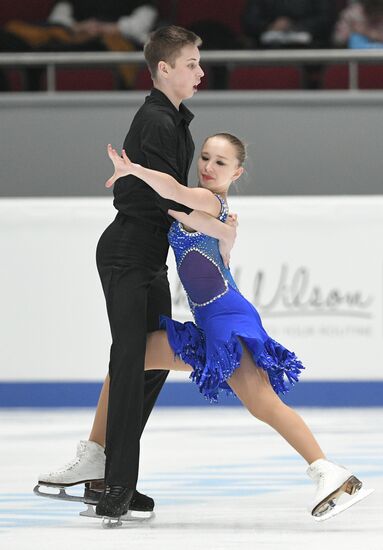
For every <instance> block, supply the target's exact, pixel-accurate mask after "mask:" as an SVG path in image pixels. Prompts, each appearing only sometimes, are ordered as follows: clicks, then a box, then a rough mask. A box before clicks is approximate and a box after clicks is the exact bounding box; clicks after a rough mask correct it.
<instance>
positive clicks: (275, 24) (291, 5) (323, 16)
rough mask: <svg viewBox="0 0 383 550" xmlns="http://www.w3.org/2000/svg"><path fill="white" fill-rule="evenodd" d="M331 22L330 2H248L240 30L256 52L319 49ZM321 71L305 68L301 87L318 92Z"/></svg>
mask: <svg viewBox="0 0 383 550" xmlns="http://www.w3.org/2000/svg"><path fill="white" fill-rule="evenodd" d="M333 22H334V2H333V1H331V0H249V1H248V2H247V5H246V7H245V10H244V14H243V29H244V32H245V34H246V35H247V36H248V37H249V39H250V40H251V41H252V46H253V47H258V48H302V47H303V48H323V47H327V46H329V44H330V40H331V32H332V28H333ZM321 73H322V68H321V67H319V66H317V65H316V66H305V70H304V71H303V85H304V87H305V88H314V89H315V88H319V87H320V82H321Z"/></svg>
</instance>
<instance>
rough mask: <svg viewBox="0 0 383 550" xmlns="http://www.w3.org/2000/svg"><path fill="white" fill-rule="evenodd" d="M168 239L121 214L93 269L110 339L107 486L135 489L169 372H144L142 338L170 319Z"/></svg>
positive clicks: (101, 243) (104, 237)
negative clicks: (144, 438) (144, 441)
mask: <svg viewBox="0 0 383 550" xmlns="http://www.w3.org/2000/svg"><path fill="white" fill-rule="evenodd" d="M167 253H168V242H167V233H166V232H165V231H162V230H159V229H157V228H152V227H151V226H150V225H144V224H143V223H142V224H138V223H136V222H134V221H132V220H129V219H128V218H127V217H126V216H124V215H123V214H120V213H119V214H117V217H116V219H115V220H114V221H113V222H112V224H111V225H110V226H109V227H107V229H106V230H105V231H104V233H103V234H102V236H101V238H100V240H99V243H98V246H97V254H96V259H97V268H98V271H99V275H100V278H101V283H102V286H103V290H104V294H105V299H106V306H107V311H108V317H109V324H110V329H111V333H112V346H111V351H110V363H109V375H110V391H109V407H108V419H107V429H106V448H105V454H106V467H105V480H106V483H107V484H109V485H123V486H126V487H129V488H132V489H134V488H135V486H136V483H137V477H138V464H139V452H140V436H141V433H142V431H143V429H144V427H145V424H146V421H147V419H148V417H149V415H150V413H151V411H152V408H153V406H154V403H155V401H156V399H157V396H158V394H159V392H160V390H161V388H162V386H163V384H164V382H165V380H166V377H167V374H168V371H148V372H144V362H145V349H146V336H147V333H148V332H152V331H154V330H157V329H158V327H159V315H160V314H165V315H169V316H170V315H171V299H170V291H169V283H168V279H167V267H166V265H165V262H166V257H167Z"/></svg>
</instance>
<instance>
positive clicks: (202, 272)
mask: <svg viewBox="0 0 383 550" xmlns="http://www.w3.org/2000/svg"><path fill="white" fill-rule="evenodd" d="M216 197H217V199H218V200H219V201H220V203H221V211H220V214H219V218H218V219H219V220H220V221H222V222H225V220H226V218H227V216H228V207H227V204H226V203H225V201H224V200H223V199H222V197H221V196H220V195H216ZM168 239H169V244H170V246H171V247H172V249H173V252H174V255H175V258H176V264H177V270H178V275H179V278H180V280H181V283H182V286H183V287H184V289H185V292H186V294H187V297H188V300H189V304H190V307H191V309H192V311H194V309H195V308H196V307H203V306H207V305H208V304H210V303H211V302H213V301H215V300H217V299H218V298H220V297H221V296H223V295H224V294H226V292H227V291H228V288H229V287H232V288H234V289H236V290H238V289H237V286H236V284H235V282H234V280H233V277H232V275H231V273H230V270H229V269H227V268H226V267H225V265H224V263H223V261H222V258H221V254H220V252H219V248H218V240H217V239H214V238H213V237H208V236H207V235H204V234H203V233H199V232H189V231H186V230H185V229H184V228H183V226H182V224H181V223H180V222H177V221H175V222H173V224H172V226H171V228H170V231H169V234H168Z"/></svg>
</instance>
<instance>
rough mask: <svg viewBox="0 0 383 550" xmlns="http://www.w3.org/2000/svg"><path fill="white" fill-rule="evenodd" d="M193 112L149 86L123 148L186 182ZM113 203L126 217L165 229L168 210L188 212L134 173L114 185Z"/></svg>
mask: <svg viewBox="0 0 383 550" xmlns="http://www.w3.org/2000/svg"><path fill="white" fill-rule="evenodd" d="M193 117H194V116H193V114H192V113H191V112H190V111H189V109H187V107H185V105H183V104H182V103H181V105H180V108H179V110H177V109H176V108H175V106H174V105H173V104H172V103H171V101H170V100H169V99H168V98H167V97H166V95H165V94H163V93H162V92H161V91H159V90H157V89H156V88H153V89H152V91H151V93H150V95H149V96H147V97H146V98H145V103H144V104H143V105H142V107H141V108H140V109H139V110H138V111H137V113H136V115H135V117H134V119H133V122H132V124H131V126H130V129H129V132H128V135H127V136H126V138H125V141H124V149H125V151H126V154H127V155H128V157H129V158H130V159H131V161H132V162H136V163H138V164H141V165H142V166H145V167H146V168H151V169H153V170H159V171H160V172H165V173H167V174H169V175H171V176H173V177H174V178H175V179H176V180H177V181H178V182H179V183H181V184H183V185H187V180H188V173H189V169H190V165H191V162H192V159H193V154H194V143H193V139H192V137H191V133H190V130H189V123H190V122H191V120H192V119H193ZM113 204H114V206H115V208H117V210H119V211H120V212H122V213H123V214H125V215H126V216H128V217H129V218H132V219H133V220H134V219H139V220H140V221H141V222H144V223H148V224H151V225H154V226H157V227H159V228H161V229H164V230H165V231H167V230H168V229H169V226H170V223H171V221H172V218H170V216H169V215H168V214H167V211H168V210H169V209H172V210H176V211H179V212H186V213H187V214H189V213H190V212H191V211H192V209H190V208H188V207H187V206H184V205H181V204H178V203H176V202H173V201H170V200H166V199H163V198H162V197H160V196H159V195H158V193H156V192H155V191H153V189H152V188H151V187H149V185H147V184H146V183H144V182H143V181H142V180H140V179H139V178H136V177H135V176H126V177H123V178H119V179H118V180H117V181H116V183H115V185H114V203H113Z"/></svg>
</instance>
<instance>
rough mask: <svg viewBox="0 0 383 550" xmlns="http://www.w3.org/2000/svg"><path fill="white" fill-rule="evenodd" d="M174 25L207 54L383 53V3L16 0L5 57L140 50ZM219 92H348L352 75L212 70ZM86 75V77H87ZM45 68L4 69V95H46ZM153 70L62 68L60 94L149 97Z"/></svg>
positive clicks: (309, 69)
mask: <svg viewBox="0 0 383 550" xmlns="http://www.w3.org/2000/svg"><path fill="white" fill-rule="evenodd" d="M165 24H177V25H181V26H185V27H187V28H189V29H191V30H193V31H194V32H196V33H197V34H199V35H200V36H201V37H202V39H203V48H204V49H213V50H232V49H274V50H281V49H288V48H290V49H298V48H306V49H307V48H315V49H318V48H358V49H360V48H383V0H359V1H353V0H351V1H347V0H235V1H233V0H220V1H219V2H217V1H216V0H200V1H199V0H193V1H192V2H190V1H186V0H178V1H177V0H157V1H151V0H143V1H140V0H108V1H105V0H56V1H54V0H30V1H29V2H23V1H22V0H13V1H12V2H10V3H8V2H7V3H6V2H5V1H3V2H2V9H1V12H0V25H1V28H0V51H1V52H8V53H10V52H78V51H119V52H120V51H122V52H127V51H140V50H142V46H143V44H144V42H145V40H146V38H147V36H148V34H149V33H150V32H151V31H152V30H154V29H155V28H158V27H159V26H161V25H165ZM204 68H207V71H206V73H207V74H206V78H205V79H204V84H203V86H204V87H205V88H211V89H294V88H304V89H323V88H325V89H326V88H328V89H331V88H342V87H347V67H346V66H341V65H340V66H339V65H337V66H333V67H331V66H330V67H324V66H322V65H308V66H307V65H305V66H291V65H288V66H282V64H281V66H275V65H274V66H270V67H255V66H253V67H251V66H248V67H243V66H241V67H234V68H233V67H232V66H231V67H230V68H229V67H226V66H224V65H217V66H208V67H204ZM80 75H81V76H80ZM360 84H361V86H360V87H362V88H363V87H365V88H383V70H382V67H379V66H365V67H362V68H361V71H360ZM45 86H46V73H45V70H44V68H43V67H34V68H31V67H29V68H24V69H21V68H17V69H16V68H6V69H5V68H3V69H2V70H1V72H0V89H1V90H3V91H23V90H27V91H38V90H43V89H45ZM148 87H150V80H149V75H148V72H147V71H146V69H144V68H140V67H138V66H129V65H123V66H119V67H117V68H108V69H105V68H103V69H100V68H93V69H92V68H85V69H74V68H72V69H64V68H63V69H59V70H58V72H57V88H58V89H61V90H71V89H84V90H89V89H122V90H131V89H146V88H148Z"/></svg>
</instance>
